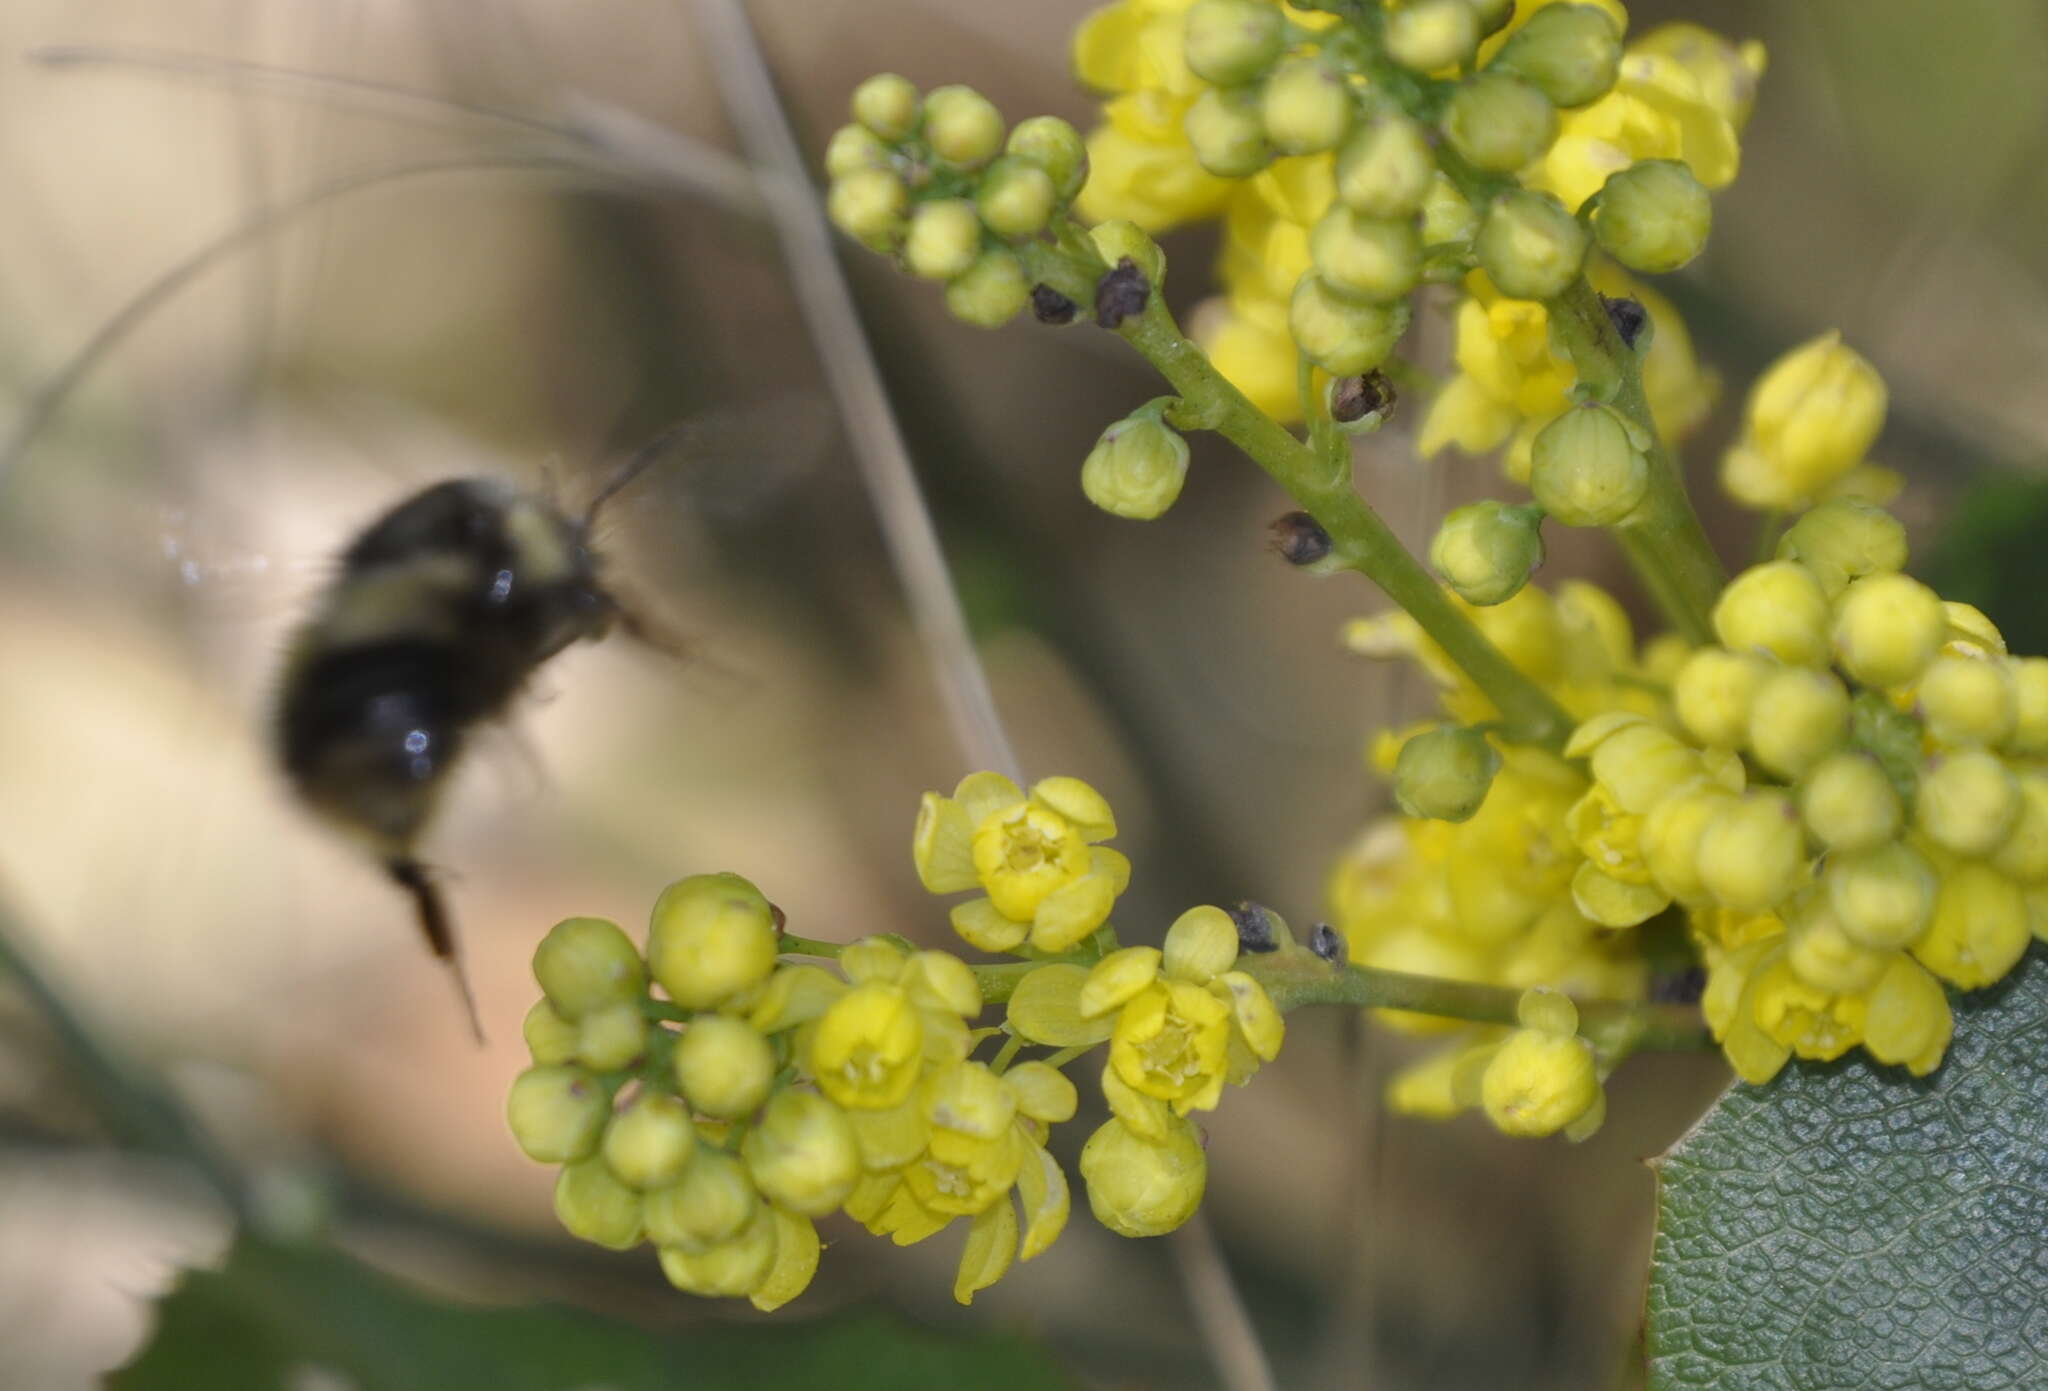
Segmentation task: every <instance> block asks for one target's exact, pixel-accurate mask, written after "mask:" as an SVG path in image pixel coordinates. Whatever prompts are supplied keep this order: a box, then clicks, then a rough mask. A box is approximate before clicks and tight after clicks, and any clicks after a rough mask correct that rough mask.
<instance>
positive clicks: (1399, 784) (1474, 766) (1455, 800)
mask: <svg viewBox="0 0 2048 1391" xmlns="http://www.w3.org/2000/svg"><path fill="white" fill-rule="evenodd" d="M1499 770H1500V754H1499V753H1498V752H1497V751H1496V750H1495V749H1494V747H1493V745H1492V744H1491V743H1489V742H1488V741H1487V738H1486V736H1485V735H1484V734H1481V733H1479V731H1477V730H1474V729H1459V728H1455V727H1450V726H1443V725H1440V726H1438V727H1437V728H1435V729H1427V730H1424V731H1423V732H1422V733H1420V734H1417V735H1414V736H1413V737H1411V738H1410V739H1409V740H1408V741H1407V742H1406V743H1404V744H1402V745H1401V754H1400V757H1399V758H1398V759H1396V760H1395V763H1394V800H1395V801H1396V802H1398V803H1400V805H1401V810H1402V811H1404V812H1406V813H1407V814H1408V815H1410V816H1418V817H1423V818H1425V819H1430V820H1436V821H1469V820H1471V819H1472V817H1473V816H1474V814H1476V813H1477V812H1478V810H1479V808H1480V807H1481V805H1482V804H1484V803H1485V801H1486V794H1487V791H1488V790H1489V789H1490V788H1491V787H1492V786H1493V778H1494V774H1495V773H1497V772H1498V771H1499Z"/></svg>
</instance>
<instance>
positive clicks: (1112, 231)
mask: <svg viewBox="0 0 2048 1391" xmlns="http://www.w3.org/2000/svg"><path fill="white" fill-rule="evenodd" d="M1088 240H1089V241H1091V242H1093V243H1094V244H1095V251H1096V254H1097V255H1099V256H1101V257H1102V259H1103V260H1104V261H1107V262H1108V263H1109V264H1110V265H1112V266H1114V265H1117V264H1118V263H1120V262H1123V261H1129V262H1130V263H1131V264H1132V265H1134V266H1136V267H1137V268H1138V269H1139V270H1141V271H1143V272H1144V273H1145V278H1146V279H1147V280H1149V281H1150V282H1151V283H1152V288H1153V289H1154V290H1155V291H1156V290H1157V289H1158V288H1159V287H1160V286H1161V285H1163V284H1165V283H1166V253H1165V252H1163V251H1161V250H1160V249H1159V243H1158V242H1156V241H1153V240H1152V238H1151V237H1149V236H1147V235H1146V234H1145V229H1144V228H1143V227H1140V226H1139V225H1138V224H1137V223H1135V222H1132V221H1131V220H1130V219H1129V218H1110V219H1109V220H1107V221H1105V222H1098V223H1096V224H1095V225H1094V226H1093V227H1090V228H1089V229H1088Z"/></svg>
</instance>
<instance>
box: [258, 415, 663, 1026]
mask: <svg viewBox="0 0 2048 1391" xmlns="http://www.w3.org/2000/svg"><path fill="white" fill-rule="evenodd" d="M676 434H677V431H676V430H670V431H667V432H665V433H664V434H663V435H662V436H660V437H659V438H657V439H655V440H654V441H652V442H650V443H649V444H648V445H647V446H645V447H644V448H643V449H642V450H641V451H640V452H639V453H638V454H636V455H635V456H634V457H633V458H632V459H631V460H629V461H628V462H627V463H626V464H625V466H624V467H623V468H621V469H620V470H619V471H618V473H617V474H616V475H614V476H613V478H612V479H611V481H610V482H609V483H607V484H606V485H605V486H604V487H603V488H602V489H601V490H600V491H599V493H598V494H597V496H596V497H595V498H594V499H593V500H592V501H591V503H590V505H589V506H588V508H586V509H585V511H584V513H583V515H582V516H581V517H572V516H570V515H568V514H566V513H564V512H563V511H562V510H561V509H559V508H558V507H556V506H554V505H553V504H552V503H550V502H548V501H547V500H545V499H544V498H542V497H540V496H538V495H536V494H533V493H528V492H525V491H522V490H520V489H517V488H514V487H512V486H510V485H508V484H506V483H503V482H500V481H498V480H495V479H489V478H462V479H454V480H451V481H449V482H445V483H437V484H434V485H433V486H432V487H430V488H427V489H425V490H424V491H422V492H419V493H416V494H414V495H413V496H411V497H409V498H407V499H406V500H405V501H403V502H401V503H399V504H398V505H397V506H395V507H393V508H392V509H391V510H390V511H388V512H386V513H385V514H384V515H383V516H381V517H379V518H378V519H377V520H376V521H374V522H372V523H371V524H370V525H369V526H368V527H367V528H365V529H364V530H363V532H362V533H361V534H360V535H358V536H357V537H356V538H355V540H354V541H353V542H352V543H351V544H350V545H349V547H348V549H347V550H345V551H343V552H342V555H341V559H340V569H339V573H338V574H336V575H335V577H334V579H333V581H332V582H331V583H330V584H329V585H328V587H327V589H326V591H325V592H324V593H323V594H322V595H321V597H320V598H319V600H318V601H317V603H316V604H315V606H314V609H313V612H312V614H311V615H310V616H309V617H308V618H307V619H306V621H305V622H304V623H303V624H301V625H300V626H299V628H298V630H297V631H296V633H295V634H294V635H293V637H292V639H291V642H290V644H289V646H288V648H287V652H286V658H285V665H284V672H283V677H282V681H281V684H280V694H279V699H278V703H277V710H276V720H275V728H274V731H273V732H274V737H275V741H276V751H277V757H278V760H279V762H280V764H281V765H282V767H283V769H284V772H285V774H286V776H287V777H288V778H289V779H290V780H291V783H292V786H293V788H294V789H295V790H296V792H297V793H298V795H299V797H300V798H301V799H302V800H303V801H304V802H305V803H306V804H307V805H308V806H309V807H311V808H312V809H313V810H314V811H315V812H317V813H319V814H320V815H321V816H322V817H323V818H324V819H326V820H327V821H328V822H330V823H331V824H333V825H334V826H336V827H337V828H338V829H340V830H341V831H343V832H344V833H346V834H348V835H350V836H352V837H353V838H354V839H356V840H359V841H361V842H362V843H363V844H364V845H366V846H367V847H368V849H369V850H370V852H371V853H372V854H374V855H375V856H376V857H377V859H378V860H379V861H380V862H381V863H382V865H383V867H384V870H385V872H386V873H387V874H389V875H390V877H391V878H392V880H393V881H394V882H395V883H397V884H398V886H399V887H400V888H402V889H404V890H405V892H406V893H407V894H408V895H410V897H411V899H412V902H413V905H414V908H415V910H416V912H417V914H418V917H419V924H420V929H421V931H422V932H423V933H425V935H426V939H427V945H428V947H429V948H431V949H432V951H433V953H434V955H435V956H437V957H439V958H440V959H441V960H442V961H444V962H446V963H447V964H448V966H449V968H450V970H451V971H452V972H453V973H454V977H455V983H456V988H457V990H458V991H459V992H460V994H461V997H462V1002H463V1006H464V1008H465V1009H466V1010H467V1012H468V1015H469V1021H470V1027H471V1028H472V1030H473V1031H474V1032H475V1033H476V1036H477V1038H478V1040H479V1041H481V1040H482V1038H483V1026H482V1022H481V1020H480V1019H479V1018H478V1015H477V1008H476V999H475V996H474V995H473V993H472V992H471V990H470V988H469V982H468V978H467V975H466V974H465V972H464V970H463V966H462V958H461V953H460V951H459V949H458V946H457V943H456V940H455V930H454V923H453V921H452V919H451V917H450V915H449V912H448V906H447V903H446V901H445V899H444V898H443V896H442V893H441V891H440V889H439V887H438V886H437V885H436V884H435V882H434V878H433V874H432V872H431V871H430V870H429V868H428V867H427V866H426V865H425V864H423V863H422V862H421V861H420V859H419V856H418V853H417V846H418V843H419V839H420V836H421V834H422V832H423V831H424V830H425V828H426V826H427V823H428V822H429V821H430V820H431V818H432V816H433V813H434V807H435V804H436V802H437V800H438V799H439V796H440V793H441V789H442V788H443V787H444V786H445V785H446V784H447V780H448V774H449V771H450V769H451V768H453V766H454V765H455V762H456V760H457V759H458V758H460V757H461V754H462V750H463V748H464V746H465V744H466V743H467V742H468V740H469V738H470V736H471V735H472V734H473V733H474V732H475V730H476V729H477V727H478V726H479V725H480V724H482V723H483V722H485V721H488V720H490V719H492V718H494V717H496V716H498V715H501V714H503V713H504V711H505V710H506V709H507V707H508V706H509V705H510V704H511V702H512V700H513V698H514V697H515V696H517V695H518V694H519V692H520V690H521V689H522V688H523V687H524V686H525V684H526V682H527V680H528V678H530V677H531V676H532V675H533V674H534V672H535V671H536V670H538V669H539V667H540V666H541V665H542V663H544V662H546V661H547V660H548V659H549V658H550V657H552V656H554V655H555V654H556V653H557V652H560V651H561V650H562V649H563V648H565V647H567V646H569V644H571V643H573V642H576V641H579V640H581V639H585V638H592V639H594V638H600V637H603V636H604V635H605V634H606V633H607V632H608V631H610V629H611V628H612V626H613V625H614V624H615V623H616V624H619V625H620V626H621V627H623V628H624V629H625V630H626V631H627V632H628V633H629V634H631V635H633V636H636V637H639V638H641V639H642V640H644V641H648V642H651V643H653V644H654V645H656V646H660V647H663V648H665V649H668V650H671V651H673V650H674V645H673V644H672V643H671V642H669V641H668V640H666V639H664V638H660V637H657V636H655V635H653V634H652V633H650V632H649V630H648V629H647V628H646V627H645V625H644V624H643V622H642V621H641V620H640V619H639V618H638V617H637V616H636V615H634V614H633V613H631V612H629V611H628V610H626V609H624V608H622V607H621V605H620V604H619V602H618V600H617V599H616V598H615V597H614V595H613V593H612V591H611V590H609V589H608V588H607V587H606V584H605V581H604V577H603V574H602V570H603V566H602V561H601V558H600V557H599V556H598V554H597V553H596V552H595V551H593V549H592V547H591V544H590V538H591V528H592V525H593V524H594V522H595V521H596V518H597V514H598V511H599V509H600V508H601V507H602V506H603V505H604V503H605V502H606V501H607V500H608V499H610V498H611V497H612V496H613V495H615V494H616V493H617V492H618V491H619V490H620V489H621V488H623V487H624V486H625V485H626V484H627V483H629V482H631V481H632V479H633V478H634V477H636V476H637V475H638V474H639V473H640V472H642V471H643V470H644V469H645V468H646V467H647V466H648V465H649V464H651V463H653V462H654V461H655V460H656V459H657V458H659V457H660V456H661V454H662V453H663V452H664V451H665V450H666V449H667V448H668V447H669V445H670V444H671V443H672V442H673V440H674V437H675V435H676Z"/></svg>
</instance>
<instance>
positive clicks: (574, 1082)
mask: <svg viewBox="0 0 2048 1391" xmlns="http://www.w3.org/2000/svg"><path fill="white" fill-rule="evenodd" d="M611 1110H612V1103H611V1098H610V1097H609V1096H607V1095H606V1094H605V1090H604V1088H603V1087H600V1086H599V1085H598V1084H597V1079H596V1078H594V1077H592V1076H591V1075H590V1074H589V1073H587V1072H585V1071H584V1070H583V1069H582V1068H580V1067H564V1066H560V1065H558V1064H547V1065H543V1066H540V1067H530V1068H528V1069H526V1071H524V1072H522V1073H520V1074H519V1076H518V1077H517V1078H515V1079H513V1082H512V1090H511V1092H510V1093H509V1094H508V1095H507V1096H506V1098H505V1123H506V1124H507V1125H509V1126H510V1127H511V1128H512V1138H513V1139H514V1140H517V1141H518V1142H519V1148H520V1149H522V1150H524V1151H526V1157H527V1158H529V1159H537V1160H539V1161H540V1162H541V1163H543V1164H563V1163H567V1162H570V1161H572V1160H577V1159H582V1158H585V1157H586V1156H588V1155H592V1154H595V1153H596V1152H597V1143H598V1137H599V1136H600V1135H602V1134H603V1132H604V1123H605V1118H606V1117H607V1116H609V1115H610V1114H611Z"/></svg>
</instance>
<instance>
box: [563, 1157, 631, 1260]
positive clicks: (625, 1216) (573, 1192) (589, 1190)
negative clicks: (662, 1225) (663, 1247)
mask: <svg viewBox="0 0 2048 1391" xmlns="http://www.w3.org/2000/svg"><path fill="white" fill-rule="evenodd" d="M555 1216H556V1217H557V1218H558V1219H560V1221H561V1223H562V1225H563V1226H564V1227H566V1228H567V1229H568V1231H569V1235H571V1236H575V1237H581V1238H582V1239H583V1240H585V1241H590V1242H595V1243H596V1244H597V1245H599V1246H608V1247H610V1248H611V1249H612V1250H614V1251H625V1250H630V1249H631V1248H632V1247H635V1246H638V1245H639V1244H640V1234H641V1227H640V1195H639V1194H638V1193H636V1192H634V1191H633V1190H632V1189H630V1188H628V1187H627V1186H626V1185H625V1184H623V1183H621V1182H619V1180H618V1179H617V1178H615V1177H614V1176H613V1175H612V1171H611V1169H610V1168H609V1167H608V1166H607V1165H606V1164H605V1161H604V1160H602V1159H579V1160H577V1161H576V1162H575V1163H573V1164H569V1165H566V1166H564V1168H563V1169H562V1173H561V1176H560V1177H559V1178H557V1179H556V1180H555Z"/></svg>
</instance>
